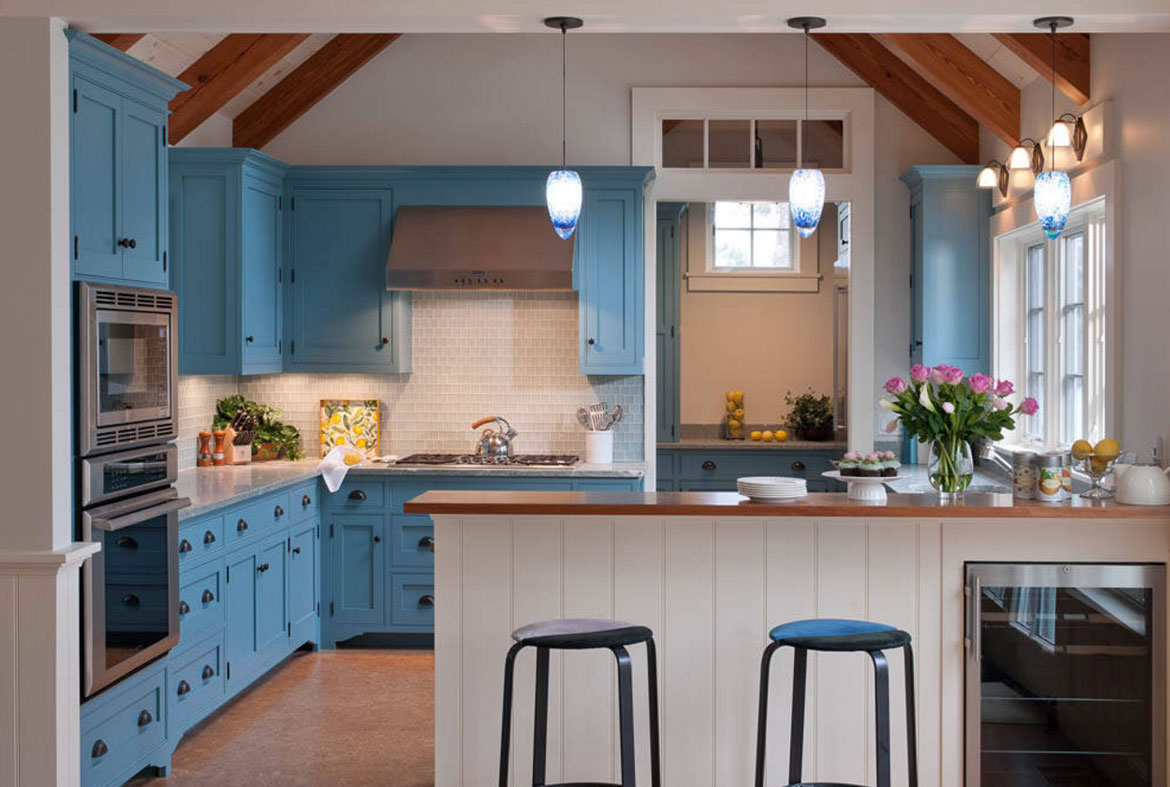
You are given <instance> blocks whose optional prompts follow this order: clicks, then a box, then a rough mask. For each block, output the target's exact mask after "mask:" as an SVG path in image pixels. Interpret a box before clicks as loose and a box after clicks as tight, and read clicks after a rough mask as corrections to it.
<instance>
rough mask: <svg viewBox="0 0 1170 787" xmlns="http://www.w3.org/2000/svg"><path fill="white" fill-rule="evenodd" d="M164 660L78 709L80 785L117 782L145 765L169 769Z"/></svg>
mask: <svg viewBox="0 0 1170 787" xmlns="http://www.w3.org/2000/svg"><path fill="white" fill-rule="evenodd" d="M166 683H167V672H166V660H165V659H162V660H159V661H156V662H155V663H153V664H151V665H150V666H148V667H146V668H144V669H142V670H141V671H139V672H137V673H135V674H134V675H132V676H130V677H129V678H126V679H125V680H123V681H122V682H121V683H118V684H117V685H115V686H113V687H111V688H109V689H107V690H106V691H105V692H103V693H102V694H100V695H99V696H97V697H94V698H93V699H91V700H90V701H89V702H87V703H85V704H84V705H82V706H81V783H82V784H84V785H87V787H88V785H107V784H122V783H124V782H126V781H127V780H128V779H129V778H130V777H131V776H133V775H134V774H135V773H137V772H138V771H140V770H142V769H143V768H145V767H146V766H148V765H153V766H156V767H159V768H168V767H170V748H169V747H168V746H167V726H166V725H167V703H166Z"/></svg>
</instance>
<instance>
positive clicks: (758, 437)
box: [748, 429, 764, 443]
mask: <svg viewBox="0 0 1170 787" xmlns="http://www.w3.org/2000/svg"><path fill="white" fill-rule="evenodd" d="M748 437H750V438H752V439H753V440H755V441H756V442H757V443H758V442H760V440H761V439H762V438H763V437H764V433H763V432H761V431H760V430H759V429H757V430H755V431H754V432H752V433H751V434H750V435H748Z"/></svg>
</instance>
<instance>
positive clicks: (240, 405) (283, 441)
mask: <svg viewBox="0 0 1170 787" xmlns="http://www.w3.org/2000/svg"><path fill="white" fill-rule="evenodd" d="M241 409H247V410H248V411H249V412H250V413H251V414H252V415H253V416H255V418H256V439H255V440H253V441H252V458H253V459H258V460H263V459H280V458H284V459H289V460H292V461H296V460H297V459H301V458H303V457H304V455H305V452H304V450H303V449H302V448H301V431H300V430H299V429H297V428H296V427H295V426H292V425H291V424H285V423H281V418H283V417H284V413H282V412H281V411H280V410H279V409H278V408H276V407H273V406H272V405H269V404H260V403H259V402H253V401H251V400H250V399H246V398H245V397H244V396H242V395H240V394H232V395H231V396H225V397H224V398H222V399H220V400H219V401H218V402H216V403H215V418H214V419H213V421H212V426H213V427H214V428H215V429H223V428H224V427H226V426H227V425H228V424H229V423H231V421H232V419H233V418H235V416H236V413H238V412H239V411H240V410H241Z"/></svg>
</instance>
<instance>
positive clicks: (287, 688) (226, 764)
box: [130, 649, 435, 787]
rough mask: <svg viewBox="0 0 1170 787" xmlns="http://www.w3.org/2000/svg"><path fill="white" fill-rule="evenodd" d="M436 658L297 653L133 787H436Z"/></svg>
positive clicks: (428, 654) (402, 653) (404, 653)
mask: <svg viewBox="0 0 1170 787" xmlns="http://www.w3.org/2000/svg"><path fill="white" fill-rule="evenodd" d="M434 666H435V659H434V653H433V651H430V650H366V649H353V650H334V651H321V652H317V653H309V652H297V653H294V654H293V655H292V656H291V657H290V658H289V659H288V660H287V661H285V662H284V663H283V664H282V665H280V666H279V667H278V668H276V669H275V670H273V671H272V672H271V673H269V674H268V675H267V676H266V677H265V678H263V679H261V680H260V681H258V682H257V683H256V684H253V686H251V687H250V688H249V689H248V690H247V691H245V692H244V693H243V694H241V695H240V696H238V697H236V698H235V700H234V701H233V702H231V703H229V704H228V705H227V707H225V708H224V709H222V710H221V711H219V712H218V713H216V714H215V715H213V716H211V717H210V718H208V719H206V720H204V722H203V723H202V724H200V725H199V726H198V727H196V728H194V729H193V730H191V731H189V732H188V733H187V735H186V736H184V737H183V740H182V741H181V742H180V743H179V746H178V748H177V749H175V753H174V756H173V758H172V760H171V771H170V775H169V776H168V777H167V778H166V779H163V778H159V777H138V778H136V779H135V780H133V781H132V782H130V783H131V784H132V785H135V787H145V786H146V785H149V787H179V786H186V785H216V787H232V786H233V785H241V786H243V785H246V786H247V787H257V785H266V784H280V785H340V784H345V785H387V786H388V787H433V785H434V781H435V779H434V713H435V708H434V705H435V703H434V696H435V694H434V687H435V681H434Z"/></svg>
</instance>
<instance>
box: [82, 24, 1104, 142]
mask: <svg viewBox="0 0 1170 787" xmlns="http://www.w3.org/2000/svg"><path fill="white" fill-rule="evenodd" d="M98 37H99V38H102V39H103V40H105V41H106V42H107V43H109V44H111V45H113V46H116V47H118V48H119V49H122V50H123V51H126V52H128V53H129V54H130V55H132V56H134V57H137V58H138V59H140V60H143V61H145V62H147V63H150V64H151V65H153V66H155V67H156V68H158V69H160V70H161V71H164V72H166V73H168V74H170V75H172V76H175V77H178V78H179V79H181V80H183V81H184V82H186V83H187V84H189V85H191V86H192V89H191V90H189V91H187V92H185V93H181V94H179V96H177V97H176V98H175V100H174V101H172V102H171V111H172V115H171V124H170V128H171V131H170V136H171V142H172V144H173V143H176V142H178V141H180V140H181V139H183V138H184V137H185V136H187V135H188V134H190V133H191V132H192V131H193V130H194V129H195V128H197V127H198V126H199V125H200V124H201V123H203V122H204V121H205V120H207V119H208V118H210V117H211V116H212V115H214V114H216V113H219V114H222V115H225V116H227V117H229V118H231V119H232V122H233V123H232V139H233V144H234V145H235V146H237V147H255V148H260V147H263V146H264V145H266V144H268V142H270V141H271V140H272V139H273V138H274V137H276V135H277V134H279V133H280V132H281V131H283V130H284V129H285V128H287V127H288V126H289V125H291V124H292V123H293V122H295V121H296V119H297V118H299V117H301V116H302V115H303V114H304V113H305V112H307V111H308V110H309V109H311V108H312V107H313V105H315V104H316V103H317V102H318V101H320V100H321V99H322V98H324V97H325V96H326V95H328V94H329V93H330V92H331V91H332V90H334V89H335V88H336V87H337V86H338V85H340V84H341V83H342V82H344V81H345V80H346V79H347V78H348V77H349V76H351V75H352V74H354V73H355V72H356V71H357V70H358V69H360V68H361V67H362V66H363V65H365V64H366V63H367V62H368V61H369V60H371V59H372V58H374V57H375V56H376V55H378V54H379V53H380V52H382V50H384V49H385V48H386V47H388V46H390V44H392V43H393V42H394V41H395V40H396V39H397V38H398V37H399V36H398V35H396V34H392V33H377V34H340V35H331V34H306V33H277V34H263V33H247V34H240V33H234V34H230V35H223V34H219V33H188V32H166V33H162V32H159V33H146V34H143V33H104V34H100V35H99V36H98ZM813 40H814V41H816V42H817V43H818V44H819V45H820V46H821V47H823V48H824V49H825V50H826V51H828V52H829V53H831V54H832V55H833V56H835V57H836V58H837V59H838V60H839V61H841V63H843V64H844V65H845V66H846V67H847V68H849V69H850V70H851V71H853V72H854V73H855V74H856V75H857V76H858V77H859V78H861V79H862V80H864V81H865V82H866V83H868V84H869V85H870V86H871V87H873V88H874V89H875V90H877V91H878V92H879V93H881V94H882V95H883V96H885V97H886V98H887V99H888V100H889V101H890V102H891V103H893V104H894V105H895V106H897V107H898V108H899V109H901V110H902V111H903V112H904V113H905V114H906V115H908V116H909V117H910V118H911V119H913V120H914V121H915V122H917V123H918V124H919V125H920V126H922V127H923V128H924V129H926V130H927V131H928V132H930V133H931V134H932V135H933V136H935V137H936V138H937V139H938V140H939V141H940V142H942V143H943V144H944V145H945V146H946V147H947V148H948V149H950V150H951V151H952V152H954V153H955V155H956V156H958V157H959V158H960V159H961V160H962V161H964V162H967V163H976V162H977V161H978V159H979V126H980V125H983V126H984V127H986V128H988V129H989V130H990V131H991V132H993V133H994V134H995V135H996V136H998V137H999V138H1000V139H1003V140H1004V141H1005V142H1008V143H1010V144H1014V143H1015V142H1016V141H1017V139H1018V138H1019V135H1020V91H1021V90H1023V89H1024V88H1026V87H1027V86H1028V85H1029V84H1031V82H1032V81H1033V80H1035V79H1038V78H1045V79H1051V78H1053V74H1052V69H1051V67H1050V66H1049V57H1050V53H1051V39H1050V38H1049V37H1048V36H1047V35H1046V34H1042V33H997V34H987V33H959V34H956V35H950V34H945V33H943V34H939V33H933V34H923V33H913V34H905V33H882V34H869V33H827V34H814V36H813ZM1058 42H1059V47H1058V59H1057V69H1056V74H1055V79H1056V83H1057V86H1058V87H1059V88H1060V89H1061V90H1062V91H1063V92H1064V93H1066V94H1067V95H1068V96H1070V97H1071V98H1072V99H1073V100H1075V101H1077V102H1078V103H1080V104H1084V103H1086V102H1087V101H1088V100H1089V36H1088V35H1086V34H1082V33H1064V34H1062V35H1060V36H1059V37H1058Z"/></svg>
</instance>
